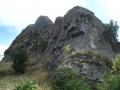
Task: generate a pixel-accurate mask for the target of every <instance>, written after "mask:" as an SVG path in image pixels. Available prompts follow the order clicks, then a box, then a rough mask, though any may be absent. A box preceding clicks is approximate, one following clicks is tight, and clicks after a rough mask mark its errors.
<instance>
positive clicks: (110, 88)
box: [98, 73, 120, 90]
mask: <svg viewBox="0 0 120 90" xmlns="http://www.w3.org/2000/svg"><path fill="white" fill-rule="evenodd" d="M98 88H99V89H98V90H120V76H119V75H115V74H111V73H109V74H107V75H105V76H104V80H103V83H101V84H99V87H98Z"/></svg>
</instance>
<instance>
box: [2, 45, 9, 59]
mask: <svg viewBox="0 0 120 90" xmlns="http://www.w3.org/2000/svg"><path fill="white" fill-rule="evenodd" d="M7 48H8V46H6V45H2V44H0V60H1V59H2V58H3V55H4V51H5V50H6V49H7Z"/></svg>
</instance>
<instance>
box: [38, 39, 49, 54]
mask: <svg viewBox="0 0 120 90" xmlns="http://www.w3.org/2000/svg"><path fill="white" fill-rule="evenodd" d="M47 46H48V41H44V40H42V41H41V42H40V45H39V49H40V52H44V50H45V49H46V48H47Z"/></svg>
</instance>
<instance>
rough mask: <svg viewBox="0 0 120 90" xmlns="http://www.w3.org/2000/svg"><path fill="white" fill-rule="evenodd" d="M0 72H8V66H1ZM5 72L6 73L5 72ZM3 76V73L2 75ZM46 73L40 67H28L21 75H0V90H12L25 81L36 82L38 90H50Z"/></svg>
mask: <svg viewBox="0 0 120 90" xmlns="http://www.w3.org/2000/svg"><path fill="white" fill-rule="evenodd" d="M0 67H1V68H0V71H1V72H2V73H3V71H4V72H5V73H6V72H8V71H10V69H11V68H10V66H9V65H8V64H7V65H1V64H0ZM6 70H7V71H6ZM3 74H4V73H3ZM48 76H49V75H48V72H47V71H46V70H44V69H42V68H41V67H40V65H35V66H30V67H28V68H27V71H26V73H25V74H21V75H14V74H13V75H12V74H7V75H0V90H13V89H14V88H15V86H16V85H19V84H20V83H22V82H25V81H32V80H36V81H37V82H38V86H39V88H38V90H50V89H51V87H50V84H49V77H48Z"/></svg>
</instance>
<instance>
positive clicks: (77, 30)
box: [3, 6, 115, 79]
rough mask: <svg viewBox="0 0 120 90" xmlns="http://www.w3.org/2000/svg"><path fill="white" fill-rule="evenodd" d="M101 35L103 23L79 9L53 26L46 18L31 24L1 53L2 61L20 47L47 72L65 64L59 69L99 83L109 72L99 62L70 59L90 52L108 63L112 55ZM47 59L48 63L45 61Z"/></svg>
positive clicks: (91, 59) (84, 58) (60, 18)
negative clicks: (78, 54) (41, 48)
mask: <svg viewBox="0 0 120 90" xmlns="http://www.w3.org/2000/svg"><path fill="white" fill-rule="evenodd" d="M104 31H105V30H104V25H103V23H102V22H101V21H100V20H99V19H98V18H97V17H96V16H95V15H94V13H92V12H91V11H89V10H87V9H85V8H82V7H79V6H76V7H74V8H72V9H71V10H69V11H68V12H67V14H65V15H64V17H58V18H57V19H56V21H55V23H54V25H53V23H52V21H51V20H50V19H49V18H48V17H46V16H40V17H39V18H38V19H37V20H36V22H35V24H33V25H29V26H28V27H27V28H26V29H24V30H23V31H22V33H21V34H20V35H19V36H18V37H17V38H16V39H15V40H14V41H13V43H12V44H11V46H10V47H9V49H8V50H7V51H6V52H5V57H4V59H3V61H7V60H8V59H10V56H11V54H12V53H13V52H14V51H15V50H17V48H20V47H21V48H25V49H26V50H27V51H28V52H29V56H31V55H32V56H35V57H36V59H37V60H39V61H41V60H43V61H44V62H47V63H48V64H47V65H48V66H47V67H48V69H51V70H55V69H57V68H59V67H61V65H62V64H64V63H65V62H67V61H69V63H65V64H64V65H63V66H67V67H72V68H73V69H76V70H78V71H80V72H82V73H84V74H86V75H87V76H88V77H89V78H91V79H99V78H100V77H101V75H102V74H103V73H104V72H106V71H109V68H110V67H109V65H107V63H105V62H104V61H102V59H101V60H97V59H98V58H96V57H94V55H93V57H91V58H89V57H88V56H85V55H82V56H81V57H80V58H77V57H74V58H70V57H71V56H72V55H75V54H77V53H78V52H79V53H83V54H84V53H85V52H87V51H93V52H95V53H98V54H99V55H101V56H105V57H107V58H108V59H107V60H108V62H109V61H111V60H112V58H113V57H114V56H115V53H114V52H113V51H112V49H111V45H110V44H109V43H107V42H106V41H105V38H104V37H103V32H104ZM41 41H47V42H48V45H47V48H46V49H45V51H44V52H40V50H39V46H40V45H41ZM43 46H44V45H43ZM68 46H69V47H68ZM66 48H67V49H66ZM66 50H68V51H66ZM49 56H50V57H52V58H49ZM48 59H49V61H46V60H48ZM83 62H84V65H83Z"/></svg>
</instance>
